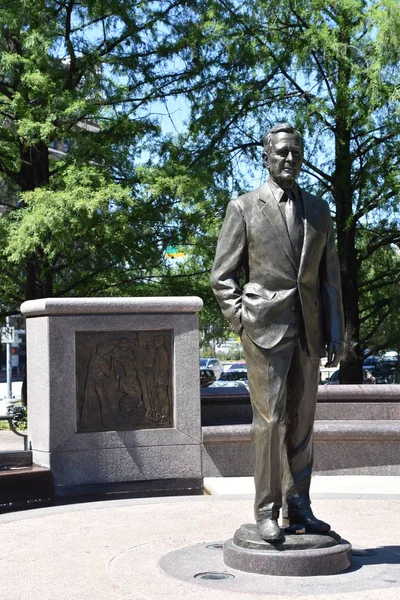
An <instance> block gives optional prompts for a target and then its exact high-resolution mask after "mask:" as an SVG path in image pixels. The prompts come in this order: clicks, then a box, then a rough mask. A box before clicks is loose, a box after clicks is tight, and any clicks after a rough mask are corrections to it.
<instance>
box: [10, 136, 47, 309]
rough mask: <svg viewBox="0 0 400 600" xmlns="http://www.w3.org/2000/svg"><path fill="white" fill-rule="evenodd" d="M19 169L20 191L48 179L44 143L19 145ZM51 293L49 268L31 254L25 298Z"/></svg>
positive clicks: (27, 266) (40, 259)
mask: <svg viewBox="0 0 400 600" xmlns="http://www.w3.org/2000/svg"><path fill="white" fill-rule="evenodd" d="M20 156H21V161H22V165H21V169H20V172H19V177H18V179H19V186H20V189H21V191H22V192H27V191H33V190H34V189H35V188H37V187H40V186H42V185H45V184H46V183H48V181H49V150H48V147H47V145H46V144H44V143H42V142H41V143H38V144H36V145H35V146H29V147H26V146H24V145H21V146H20ZM51 295H52V275H51V272H50V268H47V269H46V268H44V264H43V257H40V256H38V254H36V253H35V254H32V256H30V257H29V258H28V260H27V265H26V282H25V300H36V299H37V298H43V297H44V296H51Z"/></svg>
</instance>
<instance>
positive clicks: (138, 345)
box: [21, 297, 202, 494]
mask: <svg viewBox="0 0 400 600" xmlns="http://www.w3.org/2000/svg"><path fill="white" fill-rule="evenodd" d="M201 307H202V301H201V299H200V298H196V297H183V298H178V297H172V298H170V297H165V298H93V299H91V298H73V299H72V298H70V299H59V298H54V299H53V298H50V299H43V300H37V301H36V300H35V301H29V302H25V303H24V304H23V305H22V307H21V311H22V313H23V314H25V315H26V316H27V347H28V356H27V374H28V397H29V424H28V429H29V435H30V442H31V444H32V452H33V462H34V463H35V464H37V465H41V466H44V467H48V468H50V469H51V471H52V473H53V476H54V484H55V490H56V493H57V492H59V493H60V494H62V488H68V487H71V486H85V485H96V484H98V485H101V484H113V483H118V482H133V481H147V480H148V481H150V480H163V479H174V480H179V479H182V480H186V479H187V480H191V481H193V480H198V481H200V480H201V427H200V384H199V335H198V316H197V313H198V312H199V310H201ZM156 336H158V338H160V337H161V338H163V341H162V342H160V341H159V340H158V341H159V346H157V344H156V346H157V348H159V347H161V346H163V348H164V349H163V351H162V352H163V353H162V352H161V351H160V350H157V348H154V347H153V348H152V349H151V351H150V349H149V348H147V344H148V342H149V341H150V342H153V341H154V340H156ZM156 341H157V340H156ZM146 352H149V353H150V354H149V355H148V356H146ZM157 352H158V353H157ZM151 353H152V354H151ZM157 356H159V359H158V363H157ZM146 360H147V363H146ZM149 361H150V362H149ZM166 364H167V366H165V365H166ZM160 365H161V366H160ZM146 366H147V373H149V374H150V379H149V380H147V379H146V369H145V367H146ZM148 381H150V384H151V386H153V387H152V388H151V390H153V391H152V392H151V390H150V388H148V387H147V388H146V385H147V383H148ZM149 390H150V391H149ZM155 398H156V400H155ZM162 401H163V402H164V406H168V411H167V416H166V417H165V418H163V416H162V415H161V413H158V412H157V413H156V412H154V414H153V415H151V410H150V409H151V408H152V406H153V404H154V406H155V410H156V407H157V406H158V404H157V402H159V403H160V406H161V405H162ZM82 407H85V409H86V416H88V417H87V418H88V420H87V421H85V420H83V419H82Z"/></svg>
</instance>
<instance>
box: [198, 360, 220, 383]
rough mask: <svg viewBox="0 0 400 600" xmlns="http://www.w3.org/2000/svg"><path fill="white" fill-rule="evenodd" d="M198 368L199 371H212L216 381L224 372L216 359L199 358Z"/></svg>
mask: <svg viewBox="0 0 400 600" xmlns="http://www.w3.org/2000/svg"><path fill="white" fill-rule="evenodd" d="M200 368H201V369H212V370H213V371H214V375H215V377H216V379H219V378H220V377H221V374H222V373H223V372H224V367H223V366H222V363H221V361H220V360H218V358H201V359H200Z"/></svg>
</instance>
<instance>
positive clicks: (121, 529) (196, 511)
mask: <svg viewBox="0 0 400 600" xmlns="http://www.w3.org/2000/svg"><path fill="white" fill-rule="evenodd" d="M328 479H329V480H330V482H327V481H326V480H328ZM345 479H346V478H335V477H328V478H327V477H325V478H321V479H320V480H319V483H318V485H319V492H318V493H315V494H314V502H313V506H314V509H315V512H316V514H317V515H321V517H323V518H324V519H326V520H328V521H330V523H331V524H332V527H333V528H334V529H335V530H336V531H338V532H339V533H340V534H341V535H342V537H343V538H346V539H348V540H349V541H350V542H351V543H352V544H353V547H355V548H358V549H362V550H365V549H371V550H372V552H373V553H372V554H370V555H369V556H357V557H354V559H353V560H354V565H353V568H352V569H351V570H350V571H347V572H346V573H343V574H340V575H334V576H329V577H306V578H294V577H271V576H263V575H249V574H245V573H241V572H239V571H235V570H233V569H230V568H227V567H225V565H224V564H223V561H222V550H221V548H220V545H221V544H222V542H223V541H224V540H226V539H228V538H230V537H232V534H233V532H234V531H235V529H236V528H237V527H238V526H239V525H240V524H242V523H245V522H251V521H252V520H253V517H252V494H251V492H250V493H249V494H245V495H240V494H236V495H224V489H223V488H224V485H223V484H222V486H220V490H219V493H218V494H217V495H213V496H196V497H189V498H188V497H180V498H159V499H146V500H116V501H110V502H98V503H90V504H76V505H72V506H60V507H53V508H47V509H37V510H30V511H25V512H19V513H13V514H4V515H0V528H1V544H0V559H1V563H0V564H1V577H0V600H55V599H57V600H64V599H65V600H89V599H90V600H94V599H96V600H123V599H125V600H156V599H157V600H159V599H161V600H168V599H170V598H171V599H172V598H173V600H184V599H185V600H186V599H188V598H189V599H193V600H209V599H210V598H212V599H213V600H214V599H215V600H236V599H237V600H250V599H254V600H256V599H258V598H260V599H261V598H262V599H263V600H272V599H277V600H278V599H282V600H284V599H285V600H286V599H287V600H292V599H295V598H296V599H299V600H306V599H307V598H310V599H313V600H322V598H324V600H327V599H328V600H350V599H353V600H376V599H379V600H398V598H399V597H400V520H399V514H400V483H399V482H400V478H392V477H390V478H376V477H375V478H372V479H371V480H370V481H369V486H370V487H369V488H368V481H367V479H368V478H362V481H361V479H360V482H359V483H360V489H362V490H363V493H359V494H358V497H357V498H355V497H354V490H357V489H358V488H357V478H351V480H352V481H341V480H345ZM335 480H336V485H334V481H335ZM385 480H387V481H385ZM324 481H325V483H326V485H325V483H324ZM238 483H239V484H240V485H241V489H245V485H246V482H245V481H239V482H238ZM330 485H331V486H333V487H332V488H331V489H334V490H335V492H334V493H329V486H330ZM396 485H398V486H399V487H398V493H396ZM324 486H325V490H328V492H326V491H325V492H324ZM225 490H226V487H225ZM349 490H350V491H349ZM236 491H238V490H237V489H236ZM210 571H212V572H218V573H225V574H228V575H229V576H230V577H231V578H230V579H222V580H204V579H201V578H198V577H197V578H196V577H195V576H196V575H198V574H199V573H204V572H210ZM232 576H233V577H232Z"/></svg>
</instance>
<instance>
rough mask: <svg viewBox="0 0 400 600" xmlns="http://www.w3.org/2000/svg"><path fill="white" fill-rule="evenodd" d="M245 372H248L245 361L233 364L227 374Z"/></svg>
mask: <svg viewBox="0 0 400 600" xmlns="http://www.w3.org/2000/svg"><path fill="white" fill-rule="evenodd" d="M243 370H245V371H247V365H246V362H245V361H244V360H242V361H238V362H234V363H232V364H231V366H230V367H229V369H228V371H227V372H229V371H243Z"/></svg>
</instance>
